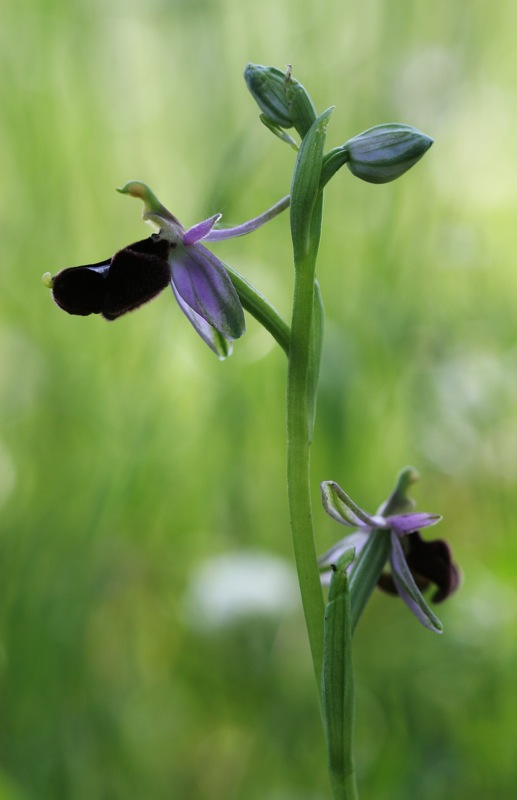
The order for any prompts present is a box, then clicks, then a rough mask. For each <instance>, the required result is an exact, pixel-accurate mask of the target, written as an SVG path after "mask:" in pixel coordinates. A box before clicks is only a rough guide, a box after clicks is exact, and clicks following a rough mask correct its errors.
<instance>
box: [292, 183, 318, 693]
mask: <svg viewBox="0 0 517 800" xmlns="http://www.w3.org/2000/svg"><path fill="white" fill-rule="evenodd" d="M322 209H323V198H322V196H321V195H320V196H319V198H318V200H317V202H316V206H315V209H314V216H313V223H312V225H311V228H312V229H313V230H312V232H313V234H314V235H312V236H310V237H309V240H310V241H311V246H310V247H309V248H308V251H307V252H305V253H298V254H296V253H295V283H294V299H293V316H292V323H291V347H290V351H289V368H288V373H287V491H288V495H289V508H290V515H291V529H292V534H293V544H294V554H295V560H296V567H297V570H298V579H299V582H300V592H301V596H302V604H303V610H304V615H305V622H306V625H307V632H308V636H309V643H310V648H311V654H312V661H313V665H314V673H315V677H316V682H317V686H318V690H319V688H320V687H321V674H322V663H323V617H324V604H323V596H322V592H321V582H320V576H319V571H318V566H317V563H318V562H317V553H316V546H315V542H314V528H313V522H312V507H311V494H310V447H311V439H312V423H313V410H314V403H315V394H316V390H317V386H316V385H313V381H312V377H313V375H312V369H313V357H312V349H313V345H314V340H313V312H314V284H315V272H316V257H317V252H318V246H319V229H320V228H321V216H322ZM320 344H321V343H320Z"/></svg>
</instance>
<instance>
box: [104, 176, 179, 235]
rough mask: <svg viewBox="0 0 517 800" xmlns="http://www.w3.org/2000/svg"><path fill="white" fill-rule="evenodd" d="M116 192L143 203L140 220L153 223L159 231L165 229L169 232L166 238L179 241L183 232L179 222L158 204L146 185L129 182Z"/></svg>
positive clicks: (138, 182) (139, 182)
mask: <svg viewBox="0 0 517 800" xmlns="http://www.w3.org/2000/svg"><path fill="white" fill-rule="evenodd" d="M117 192H120V194H128V195H130V196H131V197H137V198H138V199H139V200H142V201H143V203H144V210H143V212H142V219H145V220H147V221H149V222H153V223H154V224H155V225H156V226H157V227H158V228H160V229H161V228H166V229H167V231H168V232H169V236H168V237H167V238H169V239H170V240H171V241H174V240H175V239H181V236H182V234H183V233H184V232H185V231H184V230H183V226H182V225H181V223H180V222H179V220H177V219H176V217H175V216H174V214H171V212H170V211H169V210H168V209H167V208H165V206H164V205H162V204H161V203H160V201H159V200H158V198H157V197H156V195H155V194H154V192H153V191H152V190H151V189H150V188H149V186H147V184H145V183H142V181H129V183H126V185H125V186H123V187H122V188H121V189H117ZM171 234H172V235H171Z"/></svg>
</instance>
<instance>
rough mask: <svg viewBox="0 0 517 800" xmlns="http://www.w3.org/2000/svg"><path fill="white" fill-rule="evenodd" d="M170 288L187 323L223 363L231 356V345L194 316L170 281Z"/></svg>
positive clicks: (201, 319)
mask: <svg viewBox="0 0 517 800" xmlns="http://www.w3.org/2000/svg"><path fill="white" fill-rule="evenodd" d="M171 288H172V291H173V292H174V296H175V298H176V300H177V301H178V305H179V307H180V308H181V310H182V311H183V313H184V314H185V316H186V317H187V319H188V321H189V322H190V323H191V325H192V326H193V327H194V330H196V331H197V333H198V334H199V335H200V336H201V338H202V339H203V341H204V342H206V344H207V345H208V346H209V347H210V349H211V350H213V351H214V353H215V354H216V356H217V358H218V359H219V360H220V361H224V359H225V358H228V356H231V354H232V349H233V348H232V343H231V342H229V341H227V340H226V339H225V338H224V336H221V334H220V333H219V332H218V331H216V329H215V328H212V326H211V325H209V324H208V322H207V321H206V320H205V319H203V317H200V316H199V314H196V312H195V311H193V310H192V309H191V308H190V306H188V305H187V304H186V303H185V301H184V300H183V298H182V297H181V296H180V295H179V294H178V292H177V291H176V289H175V287H174V284H173V282H172V281H171Z"/></svg>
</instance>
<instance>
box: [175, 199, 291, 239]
mask: <svg viewBox="0 0 517 800" xmlns="http://www.w3.org/2000/svg"><path fill="white" fill-rule="evenodd" d="M290 201H291V198H290V196H289V195H287V196H286V197H282V199H281V200H279V201H278V203H275V205H274V206H272V207H271V208H268V210H267V211H264V213H263V214H259V216H258V217H255V218H254V219H250V220H248V222H243V223H242V224H241V225H235V226H234V227H233V228H222V229H221V230H217V231H213V230H211V231H210V232H209V233H208V235H207V236H206V241H207V242H220V241H222V240H223V239H235V238H236V237H237V236H245V235H246V234H247V233H252V232H253V231H256V230H257V228H260V227H261V226H262V225H265V223H266V222H269V220H271V219H273V217H276V216H277V214H280V213H281V212H282V211H285V209H286V208H287V207H288V206H289V203H290ZM185 244H187V243H186V242H185Z"/></svg>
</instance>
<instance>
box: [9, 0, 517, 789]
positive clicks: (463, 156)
mask: <svg viewBox="0 0 517 800" xmlns="http://www.w3.org/2000/svg"><path fill="white" fill-rule="evenodd" d="M516 23H517V7H516V6H515V4H513V3H511V2H510V0H502V2H500V3H498V4H495V5H494V4H492V5H491V7H490V8H489V9H488V7H487V6H486V4H484V3H473V4H470V5H469V6H468V7H463V6H460V5H459V4H458V3H455V4H451V3H450V2H445V0H436V2H435V3H433V4H429V3H422V2H416V3H415V2H409V0H401V1H400V2H394V0H386V2H384V3H382V2H380V0H366V2H364V3H361V4H351V3H347V2H342V0H341V1H340V0H323V2H321V3H319V4H316V3H308V2H306V1H305V0H284V2H282V3H281V4H279V3H278V2H277V1H276V0H264V1H263V2H262V3H260V4H247V3H243V2H239V1H238V0H218V1H217V2H210V0H177V1H176V2H173V1H172V0H149V2H147V3H145V4H143V3H137V2H136V0H111V2H100V0H68V1H67V2H65V1H64V0H30V2H29V0H16V2H15V0H7V2H5V0H4V4H3V7H2V26H1V30H0V64H1V66H0V108H1V123H0V186H1V191H0V231H1V234H0V235H1V242H2V255H1V270H0V298H1V299H0V426H1V428H0V503H1V508H0V557H1V562H0V563H1V567H0V569H1V581H0V614H1V632H0V684H1V709H0V715H1V716H0V731H1V733H0V800H57V799H58V798H59V800H68V799H69V798H70V800H83V799H84V800H119V798H120V800H122V798H124V800H140V798H153V800H162V798H163V800H165V798H167V799H169V798H189V800H205V798H206V800H208V798H210V799H211V800H212V799H213V798H223V797H224V798H226V799H227V800H244V798H246V800H255V799H256V800H258V799H259V798H260V800H295V799H296V800H320V799H321V800H323V798H328V796H329V789H328V785H327V778H326V774H325V756H324V750H323V743H322V735H321V730H320V723H319V719H318V711H317V705H316V699H315V692H314V687H313V678H312V673H311V666H310V660H309V655H308V648H307V643H306V637H305V633H304V628H303V622H302V618H301V613H300V608H299V603H298V597H297V590H296V587H295V586H293V566H292V555H291V542H290V533H289V527H288V514H287V507H286V498H285V488H284V487H285V478H284V467H285V465H284V461H285V445H284V395H285V358H284V356H283V354H282V353H281V352H279V351H278V348H276V349H275V348H274V347H273V344H272V342H271V341H270V339H269V338H268V336H267V334H266V333H264V332H262V331H261V330H259V328H258V326H256V324H255V323H254V321H253V320H249V323H248V333H247V335H246V337H245V338H244V339H243V340H242V341H241V342H238V343H237V345H236V347H235V354H234V356H233V357H232V358H231V359H229V360H228V361H227V362H225V363H223V364H221V363H219V362H217V360H216V359H215V357H214V356H213V354H212V353H211V352H210V351H209V350H208V349H207V348H206V347H204V346H203V344H202V343H201V341H200V340H198V339H197V338H196V336H195V334H194V333H193V331H192V330H191V328H190V326H189V325H188V323H186V322H185V319H184V318H182V315H181V313H180V311H179V309H178V308H177V307H176V306H175V304H174V302H173V299H172V296H171V295H170V293H164V295H163V296H161V297H160V298H158V299H157V300H155V301H153V303H151V304H149V305H148V306H146V307H145V308H143V309H141V310H139V311H138V312H137V313H135V314H130V315H128V316H127V317H124V318H122V319H120V320H119V321H117V322H116V323H113V324H107V323H105V322H104V321H103V320H102V319H98V318H93V317H90V318H84V319H83V318H79V317H76V318H72V317H68V316H67V315H65V314H63V313H61V312H60V311H59V310H58V309H57V307H55V306H54V305H53V304H52V302H51V299H50V297H49V294H48V292H47V291H46V290H45V289H44V288H43V287H42V285H41V282H40V276H41V275H42V274H43V273H44V272H46V271H50V272H53V273H54V272H56V271H57V270H58V269H60V268H62V267H64V266H70V265H75V264H80V263H89V262H96V261H99V260H101V259H102V258H106V257H108V256H109V255H111V254H112V253H113V252H114V251H115V250H116V249H119V248H120V247H121V246H123V245H125V244H127V243H129V242H131V241H135V240H138V239H140V238H143V237H144V236H145V235H146V231H147V229H146V228H145V227H143V224H142V222H141V220H140V213H141V207H140V204H138V203H136V202H135V201H134V200H132V199H131V198H126V197H121V196H117V195H116V194H115V192H114V189H115V187H117V186H120V185H123V184H124V183H125V182H126V181H127V180H130V179H141V180H144V181H146V182H147V183H149V185H150V186H151V187H152V188H153V190H154V191H155V192H156V193H157V195H158V196H159V197H160V199H161V200H162V201H163V202H164V204H165V205H167V206H168V207H169V208H171V210H172V211H173V212H174V213H176V214H177V215H178V216H179V218H180V219H181V220H182V221H183V222H184V224H185V225H190V224H193V223H194V222H196V221H198V220H199V219H202V218H203V217H204V216H207V215H209V214H211V213H215V212H217V211H222V212H223V213H224V215H225V221H226V222H229V223H230V222H231V223H237V222H240V221H242V220H244V219H247V218H248V217H250V216H253V215H255V214H257V213H260V212H261V211H262V210H264V209H265V208H266V207H268V206H269V205H271V204H272V203H273V202H275V201H276V200H277V199H278V198H279V197H281V196H282V195H284V194H285V193H286V192H288V190H289V183H290V176H291V172H292V166H293V159H294V155H293V153H292V151H290V150H289V149H288V148H286V147H285V146H283V145H282V144H281V143H280V142H278V141H276V140H275V139H274V138H273V137H272V136H271V135H270V134H269V133H268V132H267V131H266V129H265V128H263V127H262V126H261V125H260V123H259V122H258V119H257V110H256V107H255V106H254V104H253V102H252V100H251V98H250V96H249V95H248V94H247V91H246V88H245V85H244V82H243V80H242V71H243V68H244V66H245V64H246V63H247V62H248V61H254V62H257V63H264V64H274V65H277V66H279V67H282V66H283V65H285V64H286V63H292V64H293V65H294V74H295V76H297V77H298V78H299V80H301V81H302V82H303V83H304V84H305V85H306V86H307V88H308V89H309V91H310V92H311V94H312V96H313V98H314V101H315V103H316V106H317V108H318V110H319V111H321V110H323V109H324V108H326V107H328V106H330V105H335V106H336V111H335V113H334V116H333V119H332V123H331V126H330V128H329V134H328V144H329V147H330V146H335V145H337V144H340V143H342V142H343V141H345V140H346V139H348V138H350V137H351V136H353V135H355V134H357V133H359V132H360V131H361V130H363V129H365V128H367V127H370V126H371V125H374V124H377V123H380V122H386V121H400V122H404V123H408V124H412V125H415V126H416V127H419V128H421V129H422V130H424V131H425V132H426V133H428V134H429V135H431V136H433V137H435V139H436V143H435V145H434V146H433V148H432V149H431V151H430V152H429V154H428V155H427V156H426V158H425V159H424V160H423V161H422V162H421V163H420V164H419V165H418V166H417V167H416V168H415V169H414V170H413V171H411V172H410V173H409V174H408V175H407V176H405V177H404V178H403V179H402V180H400V181H399V182H396V183H394V184H389V185H386V186H380V187H376V186H371V185H367V184H363V183H361V182H360V181H357V180H355V179H353V178H352V176H351V175H350V174H349V173H348V171H346V170H344V171H343V172H342V173H340V174H339V175H338V176H336V178H335V179H334V180H333V181H332V183H331V185H330V186H329V187H328V190H327V192H326V215H325V220H324V231H323V240H322V248H321V260H320V266H319V277H320V282H321V285H322V290H323V296H324V298H325V303H326V310H327V332H326V344H325V354H324V362H323V369H322V387H321V396H320V404H319V417H318V423H317V428H316V438H315V445H314V453H313V476H314V499H315V507H316V519H317V535H318V549H319V550H320V551H323V550H324V549H326V548H327V547H328V546H329V545H330V544H331V543H332V541H334V540H335V539H336V537H337V536H338V535H339V531H337V530H336V527H335V525H333V523H332V521H331V520H330V519H327V518H324V516H323V514H322V513H319V512H318V511H317V507H318V483H319V481H320V480H322V479H329V478H331V479H335V480H337V481H339V482H340V483H341V484H342V485H343V486H344V487H346V489H347V491H349V492H350V494H351V495H352V497H353V498H354V499H355V500H356V501H357V502H359V503H360V504H361V505H363V506H364V507H365V508H367V509H370V510H374V509H375V508H376V506H377V505H378V504H379V503H380V501H381V500H382V499H383V498H384V497H385V496H386V495H387V493H388V491H389V490H390V488H391V486H392V484H393V480H394V478H395V475H396V474H397V472H398V470H399V468H401V467H402V466H404V465H405V464H414V465H415V466H417V467H418V468H419V470H420V472H421V474H422V481H421V483H420V484H419V485H418V486H417V487H416V491H415V496H416V497H417V499H418V501H419V507H420V508H421V509H422V510H429V511H437V512H440V513H442V514H443V515H444V518H445V519H444V522H443V523H442V524H441V526H440V535H443V536H446V537H447V538H448V539H450V541H451V542H452V544H453V547H454V552H455V555H456V558H457V560H458V561H459V563H460V564H461V566H462V570H463V572H464V576H465V579H464V584H463V587H462V590H461V592H460V593H459V594H458V595H457V596H456V597H455V599H454V600H452V601H451V602H450V603H449V604H447V605H446V606H445V607H443V608H440V609H439V612H440V616H441V617H442V619H443V621H444V624H445V628H446V632H445V634H444V636H443V637H435V636H432V635H431V634H430V633H429V632H427V631H425V630H424V629H423V628H420V627H419V626H418V624H417V623H416V622H415V621H414V620H413V619H412V618H411V617H410V615H408V614H406V613H405V609H404V607H403V606H402V605H401V604H400V603H399V602H397V601H396V600H392V599H390V598H385V597H381V596H375V597H374V599H373V601H372V603H371V605H370V607H369V609H368V610H367V612H366V614H365V618H364V621H363V622H362V624H361V627H360V629H359V631H358V634H357V636H356V640H355V641H356V647H355V663H356V682H357V692H358V699H357V705H358V708H357V737H358V756H357V757H358V772H359V781H360V787H361V789H362V796H364V797H372V798H373V797H375V798H378V800H395V799H396V800H414V798H415V797H418V798H425V800H442V799H443V800H444V799H445V798H455V797H469V798H470V800H477V798H486V797H487V796H493V797H498V798H499V800H505V799H506V798H508V800H509V798H513V797H514V796H515V789H514V785H515V778H516V768H515V753H514V751H515V744H514V743H515V737H516V723H515V720H516V718H517V699H516V698H517V695H516V693H515V663H516V658H517V644H516V633H517V597H516V589H515V571H516V565H517V537H516V536H515V518H516V512H517V499H516V492H515V486H516V482H517V432H516V431H517V429H516V425H515V414H516V409H517V348H516V336H515V313H514V309H515V297H516V295H517V274H516V270H515V267H514V251H515V221H514V218H515V208H516V204H517V174H516V159H515V145H514V140H515V128H516V124H517V108H516V101H515V69H516V56H515V42H514V39H515V36H514V32H515V25H516ZM215 250H216V251H217V253H218V254H219V255H220V257H221V258H223V259H225V260H227V261H228V262H229V263H231V264H232V265H233V266H235V268H237V269H238V270H239V271H240V272H242V273H243V274H244V275H245V276H246V277H248V279H250V280H251V281H252V282H254V283H255V284H256V285H257V286H258V287H259V288H260V289H261V290H262V291H263V292H264V293H266V294H267V295H268V296H269V297H270V298H271V300H272V301H273V302H274V303H275V305H276V306H277V307H278V308H279V309H280V310H281V312H282V313H283V314H284V315H285V316H286V317H288V315H289V303H290V293H291V289H292V266H291V256H290V240H289V231H288V225H287V219H286V218H279V219H277V220H275V221H274V222H273V223H271V224H270V225H269V226H267V228H266V229H263V230H262V231H260V232H257V233H256V234H254V235H253V236H252V237H249V238H243V239H240V240H236V241H235V242H226V243H221V244H219V245H217V247H215V246H214V251H215Z"/></svg>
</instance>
